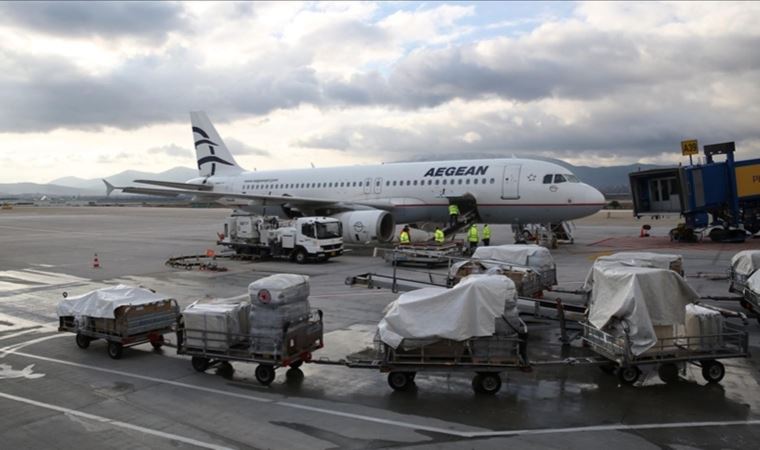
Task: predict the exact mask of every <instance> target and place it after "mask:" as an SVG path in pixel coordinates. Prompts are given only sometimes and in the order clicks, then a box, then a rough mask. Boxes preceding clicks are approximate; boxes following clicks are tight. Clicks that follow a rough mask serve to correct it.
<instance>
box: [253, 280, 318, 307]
mask: <svg viewBox="0 0 760 450" xmlns="http://www.w3.org/2000/svg"><path fill="white" fill-rule="evenodd" d="M263 290H267V291H269V298H268V299H267V300H266V303H267V304H271V305H280V304H285V303H291V302H300V301H303V300H305V299H307V298H308V297H309V277H308V276H306V275H296V274H292V273H278V274H276V275H271V276H268V277H266V278H262V279H260V280H256V281H254V282H253V283H251V284H249V285H248V293H249V294H250V296H251V304H253V305H255V304H256V303H259V302H260V299H259V292H260V291H263Z"/></svg>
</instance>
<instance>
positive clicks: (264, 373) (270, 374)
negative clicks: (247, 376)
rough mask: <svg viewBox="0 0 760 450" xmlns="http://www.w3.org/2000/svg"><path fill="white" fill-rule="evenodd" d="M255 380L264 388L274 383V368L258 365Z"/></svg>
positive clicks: (267, 365)
mask: <svg viewBox="0 0 760 450" xmlns="http://www.w3.org/2000/svg"><path fill="white" fill-rule="evenodd" d="M255 375H256V380H258V382H259V383H261V384H263V385H264V386H269V385H270V384H272V381H274V367H272V366H270V365H269V364H259V365H258V366H257V367H256V374H255Z"/></svg>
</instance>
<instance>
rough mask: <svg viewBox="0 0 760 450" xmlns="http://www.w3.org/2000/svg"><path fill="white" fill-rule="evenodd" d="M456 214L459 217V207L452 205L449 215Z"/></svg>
mask: <svg viewBox="0 0 760 450" xmlns="http://www.w3.org/2000/svg"><path fill="white" fill-rule="evenodd" d="M454 214H456V215H459V207H458V206H457V205H456V204H454V203H452V204H450V205H449V215H450V216H453V215H454Z"/></svg>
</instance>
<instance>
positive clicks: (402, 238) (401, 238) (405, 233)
mask: <svg viewBox="0 0 760 450" xmlns="http://www.w3.org/2000/svg"><path fill="white" fill-rule="evenodd" d="M398 242H399V244H401V245H408V244H409V243H411V240H410V239H409V227H404V229H403V230H401V233H400V234H399V235H398Z"/></svg>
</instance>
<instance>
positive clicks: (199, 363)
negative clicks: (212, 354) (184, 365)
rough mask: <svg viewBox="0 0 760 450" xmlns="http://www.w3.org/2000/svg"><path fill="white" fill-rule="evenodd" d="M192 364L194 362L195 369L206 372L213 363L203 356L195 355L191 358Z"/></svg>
mask: <svg viewBox="0 0 760 450" xmlns="http://www.w3.org/2000/svg"><path fill="white" fill-rule="evenodd" d="M190 364H192V365H193V369H195V370H197V371H198V372H205V371H206V369H208V368H209V366H210V365H211V360H209V359H208V358H204V357H202V356H193V359H191V360H190Z"/></svg>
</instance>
